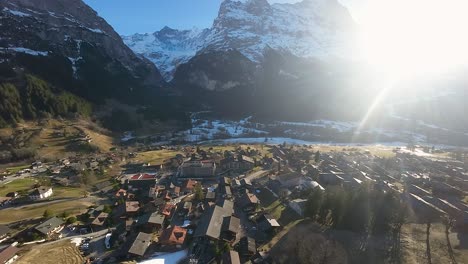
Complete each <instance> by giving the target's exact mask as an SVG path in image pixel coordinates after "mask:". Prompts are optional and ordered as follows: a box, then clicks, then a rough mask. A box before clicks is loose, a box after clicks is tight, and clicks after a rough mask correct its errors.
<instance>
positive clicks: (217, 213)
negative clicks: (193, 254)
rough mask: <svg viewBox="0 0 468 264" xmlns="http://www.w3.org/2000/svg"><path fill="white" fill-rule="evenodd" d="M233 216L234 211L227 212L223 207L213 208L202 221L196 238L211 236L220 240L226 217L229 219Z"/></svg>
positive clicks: (196, 231)
mask: <svg viewBox="0 0 468 264" xmlns="http://www.w3.org/2000/svg"><path fill="white" fill-rule="evenodd" d="M231 215H232V211H230V210H226V209H225V208H223V207H220V206H217V205H215V206H214V207H211V208H210V209H209V210H208V211H207V212H206V213H205V214H204V215H203V216H202V218H201V219H200V221H199V223H198V227H197V229H196V230H195V235H194V236H195V237H200V236H209V237H211V238H214V239H219V238H220V236H221V229H222V225H223V220H224V217H229V216H231Z"/></svg>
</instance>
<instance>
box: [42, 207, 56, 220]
mask: <svg viewBox="0 0 468 264" xmlns="http://www.w3.org/2000/svg"><path fill="white" fill-rule="evenodd" d="M52 216H54V213H53V212H52V210H50V209H46V210H45V211H44V213H43V214H42V217H44V218H51V217H52Z"/></svg>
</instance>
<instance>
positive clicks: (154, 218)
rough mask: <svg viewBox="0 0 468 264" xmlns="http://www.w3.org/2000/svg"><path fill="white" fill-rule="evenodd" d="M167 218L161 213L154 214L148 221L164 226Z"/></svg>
mask: <svg viewBox="0 0 468 264" xmlns="http://www.w3.org/2000/svg"><path fill="white" fill-rule="evenodd" d="M165 218H166V217H165V216H164V215H162V214H160V213H152V214H151V215H150V217H149V219H148V223H150V224H158V225H162V224H163V223H164V219H165Z"/></svg>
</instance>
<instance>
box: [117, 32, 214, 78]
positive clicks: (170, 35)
mask: <svg viewBox="0 0 468 264" xmlns="http://www.w3.org/2000/svg"><path fill="white" fill-rule="evenodd" d="M208 34H209V29H203V30H200V29H197V28H194V29H191V30H177V29H172V28H169V27H164V28H163V29H161V30H160V31H157V32H155V33H153V34H135V35H132V36H122V39H123V41H124V43H125V44H127V46H129V47H130V48H131V49H132V50H133V51H134V52H136V53H137V54H141V55H143V56H144V57H146V58H147V59H149V60H150V61H151V62H153V63H154V64H155V65H159V67H160V71H161V73H162V74H163V77H164V78H165V79H166V80H170V79H171V78H172V76H173V74H174V71H175V69H176V66H177V65H179V64H181V63H185V62H187V61H188V60H189V59H190V58H192V57H193V56H195V55H196V53H197V51H198V50H199V49H201V48H202V46H203V43H204V42H203V41H204V39H205V38H206V36H207V35H208Z"/></svg>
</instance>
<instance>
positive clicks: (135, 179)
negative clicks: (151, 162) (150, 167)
mask: <svg viewBox="0 0 468 264" xmlns="http://www.w3.org/2000/svg"><path fill="white" fill-rule="evenodd" d="M157 182H158V179H157V178H156V175H153V174H141V173H140V174H136V175H133V176H132V177H130V178H129V179H127V182H126V183H127V186H128V189H129V190H144V191H149V189H150V188H151V187H154V186H155V185H156V183H157Z"/></svg>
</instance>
